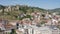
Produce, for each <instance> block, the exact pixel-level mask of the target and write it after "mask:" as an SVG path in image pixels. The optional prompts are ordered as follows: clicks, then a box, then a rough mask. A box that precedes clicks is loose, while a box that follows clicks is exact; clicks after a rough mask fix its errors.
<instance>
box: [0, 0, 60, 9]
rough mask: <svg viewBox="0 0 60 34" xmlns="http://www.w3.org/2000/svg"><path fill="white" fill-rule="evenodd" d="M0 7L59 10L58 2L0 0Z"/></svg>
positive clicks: (46, 0) (44, 0)
mask: <svg viewBox="0 0 60 34" xmlns="http://www.w3.org/2000/svg"><path fill="white" fill-rule="evenodd" d="M0 4H1V5H16V4H19V5H28V6H34V7H40V8H44V9H55V8H60V0H0Z"/></svg>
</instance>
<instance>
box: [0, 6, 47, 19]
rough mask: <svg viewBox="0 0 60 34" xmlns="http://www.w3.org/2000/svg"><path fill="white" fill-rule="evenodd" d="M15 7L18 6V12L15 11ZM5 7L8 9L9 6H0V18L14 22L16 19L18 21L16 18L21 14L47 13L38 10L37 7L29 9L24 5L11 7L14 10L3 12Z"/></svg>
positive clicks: (40, 9)
mask: <svg viewBox="0 0 60 34" xmlns="http://www.w3.org/2000/svg"><path fill="white" fill-rule="evenodd" d="M16 6H19V7H18V8H19V9H18V10H16V9H15V8H16ZM7 7H8V8H9V6H3V5H0V18H3V19H12V20H16V19H19V18H18V16H19V15H20V14H21V13H24V14H29V13H32V12H34V11H40V12H46V11H47V10H45V9H42V8H39V7H31V6H25V5H11V6H10V8H13V9H14V10H11V11H4V10H5V9H6V8H7ZM8 8H7V9H8ZM10 8H9V10H10ZM1 9H2V11H1Z"/></svg>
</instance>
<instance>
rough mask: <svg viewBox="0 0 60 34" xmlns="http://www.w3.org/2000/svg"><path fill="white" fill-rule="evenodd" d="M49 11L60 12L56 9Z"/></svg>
mask: <svg viewBox="0 0 60 34" xmlns="http://www.w3.org/2000/svg"><path fill="white" fill-rule="evenodd" d="M50 11H53V12H60V8H56V9H52V10H50Z"/></svg>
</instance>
